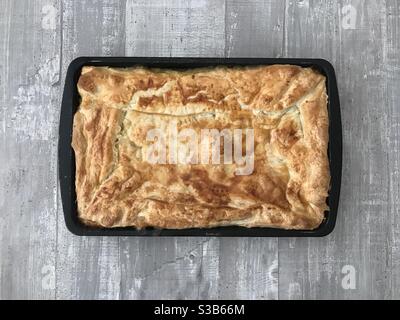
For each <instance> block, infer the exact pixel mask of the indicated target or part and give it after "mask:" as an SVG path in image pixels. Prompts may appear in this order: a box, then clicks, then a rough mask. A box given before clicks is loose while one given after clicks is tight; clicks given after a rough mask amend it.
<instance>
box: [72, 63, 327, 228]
mask: <svg viewBox="0 0 400 320" xmlns="http://www.w3.org/2000/svg"><path fill="white" fill-rule="evenodd" d="M78 90H79V93H80V95H81V98H82V101H81V104H80V106H79V109H78V111H77V112H76V114H75V117H74V128H73V142H72V146H73V149H74V151H75V157H76V193H77V201H78V211H79V217H80V219H81V220H82V221H84V222H85V223H88V224H91V225H93V224H95V225H101V226H105V227H117V226H118V227H119V226H134V227H136V228H143V227H147V226H152V227H158V228H191V227H198V228H208V227H215V226H227V225H240V226H246V227H257V226H272V227H277V228H285V229H314V228H316V227H318V226H319V225H320V223H321V222H322V220H323V217H324V211H325V210H327V209H328V208H327V205H326V197H327V195H328V189H329V181H330V175H329V165H328V157H327V147H328V112H327V95H326V88H325V78H324V77H323V76H322V75H321V74H319V73H318V72H316V71H314V70H312V69H310V68H301V67H297V66H289V65H274V66H260V67H249V68H225V67H218V68H212V69H194V70H190V71H180V72H179V71H171V70H158V69H157V70H155V69H152V70H150V69H145V68H139V67H138V68H129V69H113V68H105V67H84V68H83V70H82V74H81V76H80V78H79V82H78ZM171 122H173V123H174V124H176V125H177V128H178V130H182V129H185V128H191V129H193V130H194V131H195V132H196V133H200V130H201V129H203V128H210V129H218V130H222V129H246V128H251V129H254V171H253V173H252V174H250V175H237V174H235V170H236V169H237V168H238V166H239V164H237V163H235V162H234V163H232V164H152V163H149V162H147V161H146V159H145V154H146V152H147V151H148V149H149V142H148V141H147V139H146V134H147V132H148V130H149V129H154V128H159V129H160V130H162V131H163V132H168V130H169V129H168V128H170V125H171ZM243 150H245V145H243Z"/></svg>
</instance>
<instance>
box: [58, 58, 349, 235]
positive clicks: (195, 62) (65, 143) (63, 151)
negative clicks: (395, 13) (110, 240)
mask: <svg viewBox="0 0 400 320" xmlns="http://www.w3.org/2000/svg"><path fill="white" fill-rule="evenodd" d="M272 64H289V65H298V66H302V67H314V68H316V69H318V70H319V71H320V72H321V73H323V74H324V75H325V76H326V79H327V85H326V88H327V95H328V113H329V147H328V156H329V166H330V172H331V188H330V191H329V196H328V198H327V202H328V204H329V207H330V211H329V213H326V214H325V216H326V218H325V220H324V221H323V222H322V223H321V225H320V226H319V227H318V228H317V229H314V230H285V229H277V228H265V227H255V228H246V227H235V226H232V227H218V228H209V229H207V228H204V229H201V228H196V229H153V228H151V229H143V230H137V229H135V228H133V227H118V228H99V227H88V226H86V225H85V224H83V223H82V222H81V221H80V220H79V219H78V215H77V208H76V194H75V155H74V152H73V149H72V147H71V141H72V120H73V115H74V114H75V112H76V109H77V107H78V106H77V104H76V101H77V99H78V97H79V94H78V91H77V87H76V83H77V80H78V78H79V75H80V70H81V68H82V67H83V66H85V65H92V66H110V67H122V68H124V67H132V66H135V65H141V66H147V67H156V68H169V69H171V68H201V67H210V66H217V65H228V66H235V65H236V66H240V65H241V66H246V65H247V66H251V65H272ZM342 148H343V147H342V124H341V114H340V102H339V92H338V87H337V80H336V75H335V70H334V67H333V66H332V64H331V63H330V62H329V61H327V60H325V59H315V58H312V59H311V58H310V59H308V58H212V57H206V58H205V57H201V58H195V57H169V58H168V57H101V56H82V57H78V58H75V59H74V60H72V61H71V63H70V64H69V66H68V69H67V73H66V77H65V84H64V90H63V97H62V102H61V112H60V123H59V140H58V174H59V182H60V191H61V200H62V206H63V212H64V220H65V223H66V226H67V229H68V230H69V231H70V232H71V233H73V234H74V235H77V236H178V237H179V236H195V237H197V236H203V237H208V236H217V237H324V236H327V235H329V234H330V233H331V232H332V231H333V230H334V228H335V225H336V220H337V214H338V205H339V198H340V189H341V176H342Z"/></svg>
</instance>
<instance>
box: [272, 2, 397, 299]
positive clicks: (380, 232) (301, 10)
mask: <svg viewBox="0 0 400 320" xmlns="http://www.w3.org/2000/svg"><path fill="white" fill-rule="evenodd" d="M349 4H351V6H352V7H353V8H354V9H355V13H356V23H355V29H346V28H347V24H346V21H343V19H346V15H344V14H343V7H344V6H345V5H349ZM385 5H386V3H385V2H384V1H376V2H374V3H368V5H366V3H365V2H364V1H350V2H349V1H346V2H336V1H325V2H320V1H298V2H297V1H296V2H292V1H287V2H286V19H285V21H286V24H285V25H286V38H285V39H286V45H285V53H286V55H288V56H307V57H321V58H326V59H328V60H330V61H332V63H333V64H334V66H335V68H336V72H337V76H338V84H339V91H340V97H341V110H342V118H343V143H344V149H343V164H344V166H343V181H342V197H341V201H340V207H339V216H338V222H337V227H336V229H335V232H334V233H333V234H332V235H331V236H329V237H326V238H324V239H293V240H280V241H279V276H280V277H279V279H280V282H279V295H280V298H285V299H295V298H304V299H332V298H333V299H335V298H336V299H337V298H346V299H348V298H361V299H365V298H371V299H383V298H389V297H391V294H392V293H391V286H390V285H388V279H390V278H391V268H390V265H388V261H390V258H391V252H390V251H391V249H390V248H391V244H392V239H391V238H390V232H388V231H390V229H391V226H390V217H391V214H392V212H391V209H390V207H389V194H390V192H389V188H388V187H389V184H390V179H391V177H390V176H389V167H388V156H389V152H391V150H389V145H388V143H389V142H390V139H388V138H387V135H386V128H387V126H388V115H389V111H390V110H389V108H388V105H387V104H386V103H385V99H386V97H387V94H388V88H389V86H392V85H393V84H392V83H390V82H388V81H387V79H386V77H385V75H386V72H387V71H386V68H387V67H388V66H387V64H386V63H385V61H384V58H383V57H384V56H385V54H386V52H385V50H386V49H385V43H386V41H387V38H386V31H385V29H386V28H387V19H386V17H387V14H386V11H385ZM345 12H347V11H345ZM343 25H345V26H346V28H344V27H343ZM371 35H373V36H372V37H371ZM346 265H350V266H353V267H354V268H355V272H356V287H355V288H354V289H349V290H345V289H344V288H343V287H342V279H343V277H344V274H342V270H343V267H344V266H346Z"/></svg>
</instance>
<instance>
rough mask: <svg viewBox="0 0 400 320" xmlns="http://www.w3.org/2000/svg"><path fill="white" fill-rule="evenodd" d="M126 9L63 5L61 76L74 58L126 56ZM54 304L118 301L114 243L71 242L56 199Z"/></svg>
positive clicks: (109, 240)
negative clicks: (58, 302)
mask: <svg viewBox="0 0 400 320" xmlns="http://www.w3.org/2000/svg"><path fill="white" fill-rule="evenodd" d="M124 9H125V3H124V2H120V1H63V3H62V11H63V19H62V32H63V41H62V54H63V64H62V74H63V75H64V76H65V73H66V70H67V67H68V64H69V63H70V62H71V60H73V59H74V58H76V57H78V56H84V55H88V56H90V55H94V56H97V55H116V56H121V55H123V54H124V52H123V50H124V43H125V37H124V31H125V30H124V28H123V26H124V19H125V15H124V12H125V11H124ZM59 208H60V209H59V211H58V225H59V228H58V237H57V244H58V245H57V279H56V280H57V281H56V283H57V290H56V298H57V299H70V298H74V299H117V298H119V294H120V290H119V289H120V285H119V284H120V279H121V272H120V261H119V239H118V238H106V237H103V238H100V237H99V238H88V237H82V238H80V237H75V236H73V235H72V234H70V233H69V231H67V229H66V227H65V222H64V216H63V212H62V206H61V200H60V197H59Z"/></svg>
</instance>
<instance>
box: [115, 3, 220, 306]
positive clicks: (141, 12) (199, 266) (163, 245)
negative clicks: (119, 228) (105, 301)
mask: <svg viewBox="0 0 400 320" xmlns="http://www.w3.org/2000/svg"><path fill="white" fill-rule="evenodd" d="M224 17H225V3H224V2H223V1H209V0H207V1H169V2H166V1H159V2H152V3H151V4H149V3H148V1H130V0H128V1H127V6H126V19H125V21H126V55H128V56H195V57H196V56H223V55H224V49H225V20H224ZM219 245H220V241H219V239H207V238H172V237H171V238H159V239H157V238H150V239H142V238H136V239H135V238H123V239H121V268H122V279H121V298H123V299H166V298H167V299H197V298H209V299H213V298H214V299H215V298H218V297H219V293H220V292H219V290H221V288H220V282H219V278H220V276H219V263H220V261H219Z"/></svg>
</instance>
